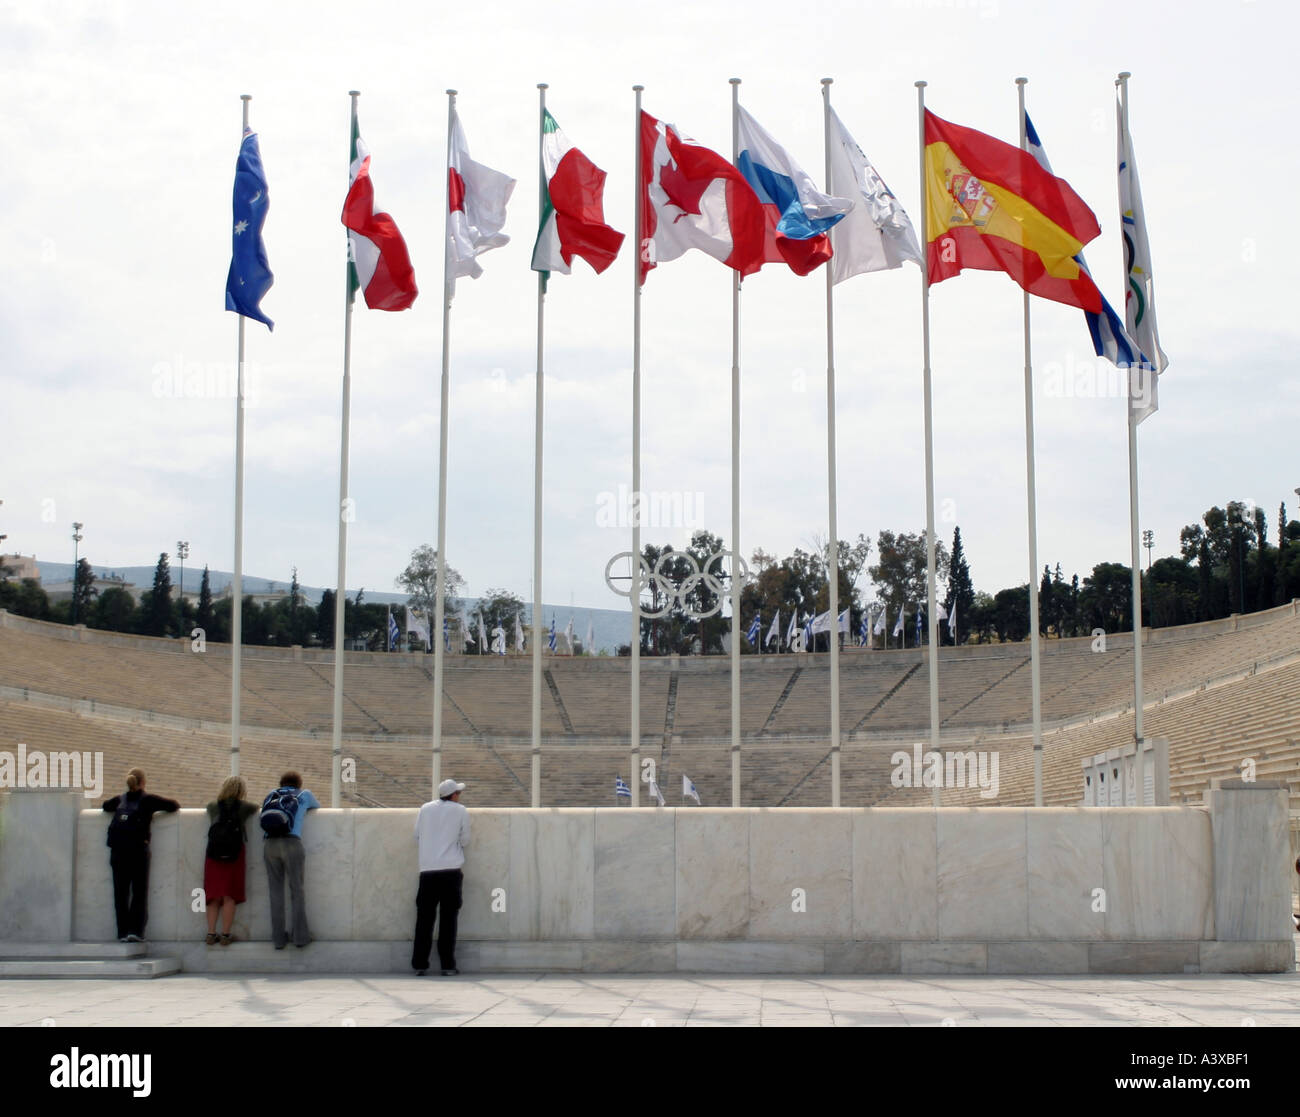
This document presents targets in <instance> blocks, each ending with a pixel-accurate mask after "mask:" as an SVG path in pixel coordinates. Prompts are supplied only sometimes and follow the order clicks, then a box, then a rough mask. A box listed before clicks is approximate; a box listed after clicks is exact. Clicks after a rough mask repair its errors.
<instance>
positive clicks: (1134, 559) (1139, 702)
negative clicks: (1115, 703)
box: [1115, 70, 1160, 806]
mask: <svg viewBox="0 0 1300 1117" xmlns="http://www.w3.org/2000/svg"><path fill="white" fill-rule="evenodd" d="M1130 77H1132V74H1130V73H1129V72H1128V71H1127V70H1125V71H1123V72H1122V73H1121V74H1120V75H1119V77H1118V79H1117V80H1116V82H1115V84H1116V85H1117V86H1118V87H1119V111H1120V129H1121V137H1122V139H1123V144H1124V158H1125V160H1126V161H1128V160H1130V159H1131V158H1132V150H1131V141H1130V140H1129V130H1128V79H1129V78H1130ZM1120 220H1121V222H1122V221H1123V214H1120ZM1126 263H1127V261H1126ZM1128 288H1129V275H1128V272H1127V270H1126V271H1125V275H1124V290H1125V291H1127V290H1128ZM1156 348H1157V350H1158V349H1159V346H1156ZM1151 361H1152V363H1153V365H1154V366H1155V367H1156V368H1159V365H1160V354H1159V352H1158V351H1157V353H1156V354H1155V355H1154V356H1153V357H1151ZM1149 375H1150V376H1151V379H1152V383H1153V384H1154V383H1155V376H1156V374H1155V372H1151V373H1150V374H1149ZM1129 376H1130V377H1132V370H1131V369H1130V370H1129ZM1124 403H1125V407H1126V408H1127V410H1128V510H1129V513H1128V519H1129V556H1130V562H1131V563H1132V567H1133V571H1132V576H1133V740H1134V742H1135V743H1136V744H1137V760H1136V761H1135V763H1134V767H1135V769H1136V780H1137V788H1136V792H1137V802H1136V804H1135V806H1141V805H1142V802H1143V796H1144V795H1145V793H1146V758H1145V757H1144V756H1143V755H1142V740H1143V732H1142V706H1143V701H1144V700H1143V695H1142V560H1141V558H1140V555H1141V551H1139V550H1138V548H1139V547H1140V546H1141V540H1140V539H1139V538H1138V458H1137V419H1136V416H1135V414H1134V411H1133V399H1132V393H1131V392H1130V393H1129V395H1128V396H1127V397H1126V398H1125V401H1124Z"/></svg>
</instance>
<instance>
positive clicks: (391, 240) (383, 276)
mask: <svg viewBox="0 0 1300 1117" xmlns="http://www.w3.org/2000/svg"><path fill="white" fill-rule="evenodd" d="M341 220H342V222H343V224H344V225H346V226H347V229H348V299H349V301H352V300H354V299H355V298H356V295H357V288H358V287H359V288H361V291H362V293H363V294H364V295H365V298H366V306H368V307H370V309H371V310H405V309H406V308H407V307H409V306H410V305H411V304H412V303H413V302H415V296H416V295H418V294H419V293H420V292H419V290H418V289H417V288H416V286H415V271H414V270H413V269H412V267H411V257H410V256H409V255H408V254H407V251H406V241H404V240H403V239H402V234H401V233H400V232H398V230H397V223H396V222H395V221H394V220H393V219H392V218H391V217H389V216H388V214H386V213H384V212H383V211H382V210H380V209H379V207H378V206H377V205H376V204H375V184H374V183H373V182H371V180H370V150H369V149H368V148H367V147H366V145H365V142H364V141H363V140H362V139H361V132H360V130H359V128H358V126H357V118H356V116H355V114H354V115H353V117H352V165H351V167H349V169H348V196H347V198H346V199H345V200H344V202H343V216H342V218H341Z"/></svg>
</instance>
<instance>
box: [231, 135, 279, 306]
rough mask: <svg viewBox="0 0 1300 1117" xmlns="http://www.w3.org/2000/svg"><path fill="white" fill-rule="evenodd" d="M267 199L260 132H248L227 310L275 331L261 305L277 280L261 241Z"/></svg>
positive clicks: (238, 181) (239, 165)
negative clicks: (259, 141) (259, 148)
mask: <svg viewBox="0 0 1300 1117" xmlns="http://www.w3.org/2000/svg"><path fill="white" fill-rule="evenodd" d="M268 201H269V199H268V198H267V194H266V175H265V174H264V173H263V171H262V154H261V152H260V151H259V150H258V148H257V133H256V132H252V131H246V132H245V133H244V142H243V143H242V144H240V145H239V159H238V161H237V162H236V163H235V193H234V205H233V209H234V228H233V231H232V233H231V238H230V240H231V252H230V274H229V275H228V276H227V277H226V309H227V310H233V311H234V312H235V313H236V314H242V315H243V316H244V317H245V318H255V319H256V320H257V321H259V322H261V323H263V324H264V325H265V326H266V328H267V329H268V330H272V329H274V328H275V323H274V322H272V321H271V319H269V318H268V317H267V316H266V315H265V314H263V313H262V311H261V308H260V303H261V302H262V296H263V295H265V294H266V293H267V291H269V290H270V289H271V284H272V283H274V282H275V276H274V275H272V274H271V265H270V264H269V263H268V262H267V259H266V245H264V244H263V243H262V225H263V224H264V223H265V221H266V207H267V202H268Z"/></svg>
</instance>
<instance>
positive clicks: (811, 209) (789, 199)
mask: <svg viewBox="0 0 1300 1117" xmlns="http://www.w3.org/2000/svg"><path fill="white" fill-rule="evenodd" d="M739 112H740V120H739V125H740V129H739V130H740V156H739V158H738V159H737V160H736V166H737V168H738V169H739V170H740V173H741V174H742V175H744V176H745V181H746V182H748V183H749V185H750V186H752V187H753V189H754V193H755V194H757V195H758V200H759V201H760V202H761V203H762V205H763V216H764V219H765V224H766V235H765V238H764V254H763V260H764V262H765V263H781V262H784V263H787V264H789V265H790V270H791V271H793V272H794V273H795V274H796V275H807V274H809V272H811V271H813V270H814V269H815V268H817V267H818V266H820V265H821V264H824V263H826V261H827V260H829V259H830V258H831V256H832V252H831V238H830V236H829V232H830V229H831V227H832V226H833V225H834V224H835V223H836V222H838V221H840V220H841V219H842V218H843V217H844V215H845V214H846V213H848V212H849V210H851V209H852V208H853V202H852V200H850V199H849V198H833V197H831V196H830V195H829V194H823V193H822V192H821V191H820V190H818V189H817V188H816V186H814V185H813V181H812V179H811V178H809V177H808V175H807V173H806V172H805V171H804V170H803V168H802V167H800V166H799V164H798V163H796V162H795V161H794V160H793V159H791V158H790V155H789V153H788V152H787V151H786V150H785V148H783V147H782V146H781V145H780V144H779V143H777V142H776V141H775V140H774V139H773V138H772V137H771V136H770V135H768V133H767V132H766V131H765V130H764V129H763V128H762V126H761V125H760V124H759V123H758V121H756V120H755V119H754V118H753V117H752V116H750V115H749V113H747V112H746V111H745V110H744V109H743V108H741V109H739Z"/></svg>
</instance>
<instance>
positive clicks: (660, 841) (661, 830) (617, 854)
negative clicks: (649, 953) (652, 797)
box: [593, 808, 676, 939]
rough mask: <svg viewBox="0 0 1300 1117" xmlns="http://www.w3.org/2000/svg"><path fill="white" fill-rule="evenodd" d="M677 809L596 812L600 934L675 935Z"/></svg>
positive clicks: (606, 936)
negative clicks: (674, 870)
mask: <svg viewBox="0 0 1300 1117" xmlns="http://www.w3.org/2000/svg"><path fill="white" fill-rule="evenodd" d="M674 813H675V812H673V811H666V810H659V809H657V808H654V809H649V808H647V809H644V810H628V809H624V810H613V811H611V810H602V811H597V812H596V819H595V857H594V867H595V879H594V894H593V896H594V900H593V902H594V930H593V933H594V934H595V937H596V938H598V939H636V938H657V939H666V938H671V937H672V934H673V929H674V927H675V926H676V912H675V903H674V893H675V891H676V881H675V876H674V872H673V866H674V861H675V852H676V851H675V846H676V838H675V830H676V826H675V820H674V818H673V815H674Z"/></svg>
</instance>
